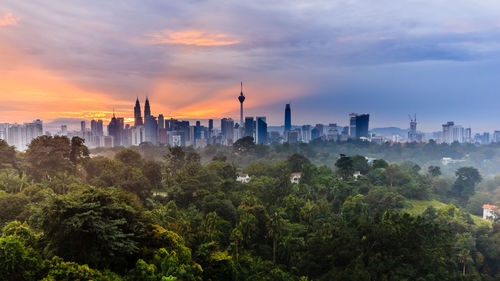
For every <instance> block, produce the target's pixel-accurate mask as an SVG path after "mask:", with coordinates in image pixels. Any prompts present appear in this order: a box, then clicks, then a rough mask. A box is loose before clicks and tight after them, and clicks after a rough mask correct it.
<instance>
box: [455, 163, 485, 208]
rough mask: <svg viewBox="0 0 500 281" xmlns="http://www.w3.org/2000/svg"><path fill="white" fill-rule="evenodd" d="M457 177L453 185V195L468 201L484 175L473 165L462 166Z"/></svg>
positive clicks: (457, 172)
mask: <svg viewBox="0 0 500 281" xmlns="http://www.w3.org/2000/svg"><path fill="white" fill-rule="evenodd" d="M455 175H456V176H457V179H456V180H455V183H454V184H453V186H452V192H453V195H454V196H456V197H457V198H458V199H459V200H461V201H462V202H466V201H467V200H468V199H469V197H470V196H472V195H474V192H475V188H476V184H478V183H479V182H480V181H481V180H482V177H481V175H480V174H479V171H478V170H477V169H476V168H473V167H462V168H460V169H458V170H457V171H456V173H455Z"/></svg>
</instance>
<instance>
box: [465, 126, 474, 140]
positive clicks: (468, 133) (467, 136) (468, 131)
mask: <svg viewBox="0 0 500 281" xmlns="http://www.w3.org/2000/svg"><path fill="white" fill-rule="evenodd" d="M465 142H466V143H472V142H473V139H472V129H471V128H465Z"/></svg>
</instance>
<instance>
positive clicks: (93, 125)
mask: <svg viewBox="0 0 500 281" xmlns="http://www.w3.org/2000/svg"><path fill="white" fill-rule="evenodd" d="M90 132H91V133H92V135H93V136H103V135H104V131H103V126H102V120H92V121H90Z"/></svg>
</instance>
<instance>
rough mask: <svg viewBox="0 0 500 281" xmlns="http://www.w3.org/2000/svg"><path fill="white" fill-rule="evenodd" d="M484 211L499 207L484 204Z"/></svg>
mask: <svg viewBox="0 0 500 281" xmlns="http://www.w3.org/2000/svg"><path fill="white" fill-rule="evenodd" d="M483 209H490V210H491V209H498V206H495V205H489V204H484V205H483Z"/></svg>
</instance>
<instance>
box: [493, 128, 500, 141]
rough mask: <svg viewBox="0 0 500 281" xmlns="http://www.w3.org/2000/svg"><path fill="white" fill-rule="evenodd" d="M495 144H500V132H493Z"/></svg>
mask: <svg viewBox="0 0 500 281" xmlns="http://www.w3.org/2000/svg"><path fill="white" fill-rule="evenodd" d="M493 142H500V131H495V132H493Z"/></svg>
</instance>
